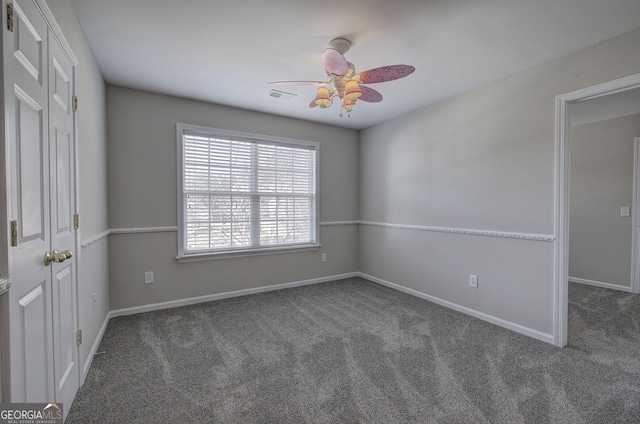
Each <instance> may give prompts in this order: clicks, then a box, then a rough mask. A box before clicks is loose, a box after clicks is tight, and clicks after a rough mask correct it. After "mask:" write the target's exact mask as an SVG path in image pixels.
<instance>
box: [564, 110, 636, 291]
mask: <svg viewBox="0 0 640 424" xmlns="http://www.w3.org/2000/svg"><path fill="white" fill-rule="evenodd" d="M634 137H640V115H632V116H626V117H623V118H616V119H608V120H605V121H600V122H595V123H590V124H583V125H578V126H575V127H572V128H571V130H570V134H569V146H570V149H571V153H570V157H571V165H570V170H571V174H570V199H571V200H570V206H569V211H570V215H569V243H570V246H569V276H570V277H575V278H581V279H586V280H591V281H595V282H602V283H609V284H615V285H620V286H624V287H630V284H631V240H632V231H633V226H632V219H631V216H628V217H621V216H620V207H622V206H628V207H631V206H632V200H633V162H634V160H633V158H634V152H633V151H634V149H633V144H634ZM632 209H633V208H632Z"/></svg>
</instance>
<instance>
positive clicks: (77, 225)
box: [73, 214, 80, 230]
mask: <svg viewBox="0 0 640 424" xmlns="http://www.w3.org/2000/svg"><path fill="white" fill-rule="evenodd" d="M73 228H75V229H76V230H77V229H78V228H80V215H78V214H75V215H73Z"/></svg>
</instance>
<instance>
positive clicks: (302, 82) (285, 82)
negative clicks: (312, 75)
mask: <svg viewBox="0 0 640 424" xmlns="http://www.w3.org/2000/svg"><path fill="white" fill-rule="evenodd" d="M320 84H326V83H325V82H320V81H273V82H270V83H269V85H320Z"/></svg>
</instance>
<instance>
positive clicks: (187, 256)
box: [176, 122, 322, 262]
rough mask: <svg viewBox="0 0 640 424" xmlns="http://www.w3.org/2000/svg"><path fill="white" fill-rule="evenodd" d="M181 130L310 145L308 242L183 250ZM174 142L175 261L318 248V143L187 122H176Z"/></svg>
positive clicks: (184, 239)
mask: <svg viewBox="0 0 640 424" xmlns="http://www.w3.org/2000/svg"><path fill="white" fill-rule="evenodd" d="M185 133H200V134H203V135H204V136H207V137H219V138H222V139H225V138H231V139H234V140H239V141H249V142H262V143H266V144H282V145H286V146H305V147H309V146H312V147H313V149H314V151H315V163H316V169H315V210H314V211H312V213H313V217H312V220H313V223H312V228H311V231H312V232H313V237H312V238H313V239H314V240H313V241H312V242H311V243H300V244H291V245H288V244H285V245H276V246H266V247H251V248H246V249H242V248H241V249H237V248H236V249H220V250H213V251H212V250H207V251H202V252H189V251H186V249H185V241H186V226H185V218H186V211H185V208H186V202H185V196H184V143H183V135H184V134H185ZM176 141H177V143H176V144H177V163H178V169H177V170H178V172H177V174H178V187H177V192H178V256H177V258H176V259H177V260H178V262H193V261H202V260H210V259H222V258H236V257H245V256H258V255H269V254H277V253H288V252H301V251H308V250H318V249H320V248H321V247H322V245H321V244H320V219H319V211H320V207H319V204H320V202H319V192H320V184H319V181H320V178H319V159H320V143H318V142H314V141H306V140H295V139H289V138H284V137H274V136H268V135H262V134H253V133H245V132H239V131H231V130H225V129H220V128H210V127H204V126H199V125H191V124H184V123H180V122H178V123H176Z"/></svg>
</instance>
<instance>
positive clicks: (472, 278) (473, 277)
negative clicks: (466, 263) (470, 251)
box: [469, 274, 478, 289]
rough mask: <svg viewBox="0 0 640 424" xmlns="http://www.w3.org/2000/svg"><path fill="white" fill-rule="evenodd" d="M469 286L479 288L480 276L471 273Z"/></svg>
mask: <svg viewBox="0 0 640 424" xmlns="http://www.w3.org/2000/svg"><path fill="white" fill-rule="evenodd" d="M469 287H473V288H475V289H477V288H478V276H477V275H473V274H469Z"/></svg>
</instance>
